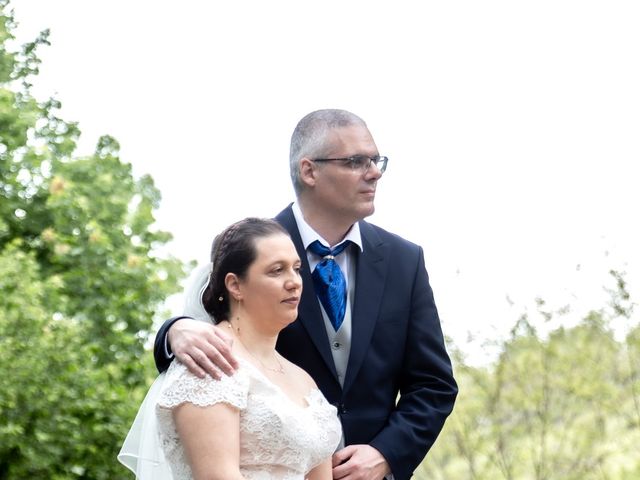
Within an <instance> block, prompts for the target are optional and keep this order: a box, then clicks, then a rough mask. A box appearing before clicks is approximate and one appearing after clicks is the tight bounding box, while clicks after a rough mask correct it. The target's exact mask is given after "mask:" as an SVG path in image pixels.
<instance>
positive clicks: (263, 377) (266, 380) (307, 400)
mask: <svg viewBox="0 0 640 480" xmlns="http://www.w3.org/2000/svg"><path fill="white" fill-rule="evenodd" d="M236 358H238V357H236ZM238 363H240V364H241V365H242V366H244V367H248V369H249V370H251V371H253V373H254V374H255V376H257V377H258V378H259V379H260V380H261V381H262V382H263V383H265V384H267V385H268V386H269V387H271V388H272V389H273V390H275V391H276V392H277V393H278V394H279V395H280V396H282V397H284V398H285V399H286V400H287V401H288V402H289V403H291V404H292V405H295V406H296V407H298V408H299V409H301V410H307V409H308V408H310V407H311V397H312V396H313V395H314V394H315V392H319V391H320V390H319V389H318V388H317V387H314V388H311V389H310V390H309V392H308V393H307V394H306V395H304V396H303V397H302V399H303V400H304V401H305V403H306V405H300V404H299V403H298V402H296V401H295V400H294V399H293V398H291V397H290V396H289V395H287V394H286V393H285V391H284V390H283V389H282V388H281V387H280V386H279V385H277V384H276V383H274V382H273V381H271V379H269V377H267V376H266V375H265V374H264V373H262V372H261V371H260V369H259V368H258V367H256V366H255V365H254V364H253V363H251V362H250V361H249V360H247V359H245V358H238Z"/></svg>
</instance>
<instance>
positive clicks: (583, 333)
mask: <svg viewBox="0 0 640 480" xmlns="http://www.w3.org/2000/svg"><path fill="white" fill-rule="evenodd" d="M611 273H612V276H613V279H614V281H615V288H614V289H612V290H611V291H610V294H611V304H610V305H609V306H608V308H603V309H601V310H599V311H593V312H591V313H589V314H588V315H586V316H585V317H584V318H583V319H582V321H580V322H579V323H578V324H577V325H575V326H574V327H571V328H565V327H558V328H556V329H553V330H552V331H551V332H549V333H548V334H546V335H541V334H540V333H538V332H537V330H536V328H534V325H533V323H532V322H530V320H529V319H528V317H527V316H523V317H522V318H520V319H519V321H518V322H517V323H516V325H515V326H514V328H513V330H512V332H511V336H510V337H509V338H508V339H506V340H504V341H503V342H502V344H501V349H500V351H501V354H500V355H499V357H498V358H497V360H496V361H495V362H494V363H492V364H491V365H488V366H486V367H482V368H479V367H473V366H470V365H467V364H465V362H464V359H463V358H462V356H461V355H460V354H456V357H457V359H458V361H457V362H456V363H457V365H456V374H457V379H458V381H459V384H460V396H459V398H458V402H457V404H456V407H455V409H454V412H453V414H452V416H451V418H450V419H449V421H448V422H447V425H446V426H445V429H444V431H443V433H442V435H441V437H440V438H439V440H438V442H437V444H436V446H435V447H434V448H433V449H432V451H431V452H430V453H429V455H428V457H427V460H426V461H425V462H424V463H423V465H422V467H421V469H420V471H419V473H418V478H429V479H450V478H470V479H501V478H503V479H536V480H542V479H545V480H554V479H558V480H572V479H575V480H583V479H586V480H588V479H605V478H606V479H611V480H623V479H631V478H638V477H637V476H638V473H639V472H640V454H639V453H638V448H637V445H638V444H639V443H640V428H639V427H640V326H639V325H638V323H637V321H635V320H634V318H633V316H632V315H633V307H634V304H633V303H632V301H631V298H630V295H629V293H628V292H627V290H626V283H625V282H624V276H623V275H622V274H620V273H618V272H611ZM538 313H539V315H540V317H541V319H542V320H543V322H542V324H545V323H548V322H549V321H551V320H552V319H553V318H554V317H555V316H556V315H558V312H549V311H546V310H545V304H544V302H543V301H542V300H538ZM560 313H565V312H560ZM621 316H622V317H623V319H624V324H625V326H626V328H627V331H628V334H627V336H626V339H625V340H624V341H621V340H619V339H616V336H615V335H614V331H613V329H612V327H611V325H612V323H613V321H614V320H619V319H620V317H621ZM617 333H618V334H619V333H620V332H617Z"/></svg>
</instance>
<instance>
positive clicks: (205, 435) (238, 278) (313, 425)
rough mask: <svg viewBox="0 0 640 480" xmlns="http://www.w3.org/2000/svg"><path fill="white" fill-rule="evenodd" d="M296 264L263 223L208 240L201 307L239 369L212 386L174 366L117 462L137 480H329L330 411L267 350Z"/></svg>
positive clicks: (289, 297) (296, 290)
mask: <svg viewBox="0 0 640 480" xmlns="http://www.w3.org/2000/svg"><path fill="white" fill-rule="evenodd" d="M300 265H301V262H300V259H299V257H298V255H297V253H296V250H295V247H294V245H293V243H292V242H291V239H290V238H289V236H288V234H287V233H286V232H285V231H284V230H283V229H282V227H281V226H280V225H279V224H278V223H276V222H275V221H272V220H262V219H255V218H248V219H245V220H242V221H240V222H237V223H235V224H233V225H231V226H230V227H228V228H227V229H226V230H225V231H224V232H222V233H221V234H220V235H219V236H218V237H217V238H216V241H215V244H214V249H213V252H212V268H211V273H210V276H209V282H208V284H207V286H206V289H205V290H204V292H203V294H202V303H203V305H204V308H205V309H206V311H207V312H208V313H209V314H210V315H211V316H212V318H213V319H214V321H216V323H218V324H219V325H221V326H223V327H226V330H227V331H228V332H229V341H230V342H231V349H232V352H233V353H234V355H235V356H236V358H238V362H239V368H238V369H237V371H236V373H235V374H234V375H232V376H230V377H227V376H223V378H222V379H220V380H216V379H213V378H212V377H210V376H205V377H204V378H198V377H196V376H194V375H193V374H191V373H190V372H189V371H188V370H187V369H186V367H185V366H184V365H183V364H181V363H180V362H179V361H178V360H174V361H173V363H172V365H171V367H170V368H169V370H168V371H167V372H166V376H165V377H164V378H162V379H161V382H158V381H156V384H154V386H153V387H152V389H151V391H150V393H149V394H148V395H147V398H146V399H145V402H144V404H143V406H142V407H141V412H140V413H139V414H138V418H136V421H135V423H134V427H132V430H131V432H130V433H129V436H128V438H127V440H126V441H125V445H124V446H123V449H122V451H121V455H119V459H120V460H121V461H122V462H123V463H124V464H125V465H127V466H128V467H129V468H131V469H132V470H133V471H134V472H136V475H137V478H141V479H144V480H147V479H151V478H153V479H154V480H157V479H169V478H172V479H174V480H183V479H184V480H186V479H196V480H199V479H207V480H212V479H224V480H234V479H252V480H275V479H278V480H303V479H309V480H330V479H331V478H332V475H331V454H332V453H333V452H334V450H335V448H336V447H337V445H338V443H339V441H340V438H341V427H340V422H339V420H338V417H337V415H336V410H335V407H333V406H332V405H330V404H329V403H328V402H327V401H326V399H325V398H324V397H323V395H322V393H321V392H320V391H319V390H318V388H317V386H316V384H315V382H314V381H313V379H312V378H311V377H310V376H309V375H308V374H307V373H306V372H305V371H304V370H302V369H301V368H299V367H297V366H296V365H294V364H293V363H291V362H289V361H288V360H286V359H285V358H284V357H282V356H281V355H280V354H278V353H277V351H276V349H275V345H276V340H277V338H278V333H279V332H280V330H282V329H283V328H284V327H286V326H287V325H289V324H290V323H291V322H293V321H295V319H296V317H297V315H298V303H299V300H300V295H301V292H302V280H301V278H300ZM150 408H153V409H154V413H155V415H149V413H148V411H149V409H150ZM145 411H146V414H145ZM145 415H146V417H145ZM154 416H155V418H153V417H154ZM156 440H158V441H159V445H160V448H159V449H158V448H156V445H157V443H155V442H156ZM157 450H160V451H157ZM165 462H166V463H165ZM167 467H168V468H167Z"/></svg>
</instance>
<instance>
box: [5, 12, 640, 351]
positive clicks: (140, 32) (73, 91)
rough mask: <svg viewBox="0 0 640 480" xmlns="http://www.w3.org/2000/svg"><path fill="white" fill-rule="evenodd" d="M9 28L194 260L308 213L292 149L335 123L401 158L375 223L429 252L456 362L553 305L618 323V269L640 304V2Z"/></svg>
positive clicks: (23, 17)
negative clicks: (355, 122) (156, 195)
mask: <svg viewBox="0 0 640 480" xmlns="http://www.w3.org/2000/svg"><path fill="white" fill-rule="evenodd" d="M13 6H14V8H15V12H16V17H17V20H18V21H19V23H20V30H19V32H20V37H21V38H23V39H25V40H26V39H30V38H32V37H33V36H35V34H36V33H37V32H38V31H40V30H42V29H44V28H50V29H51V37H50V38H51V42H52V46H51V47H47V48H46V49H43V50H42V51H41V57H42V59H43V61H44V63H43V65H42V69H41V74H40V76H39V77H38V78H37V80H36V81H35V83H36V87H37V88H36V89H35V93H36V95H37V96H38V97H40V98H42V99H44V98H46V97H48V96H50V95H55V96H56V97H57V98H58V99H59V100H61V101H62V103H63V109H62V115H63V117H64V118H65V119H67V120H74V121H78V122H79V123H80V128H81V130H82V131H83V143H82V146H81V148H82V150H83V151H84V152H87V151H90V150H91V149H92V147H93V146H94V145H95V142H96V140H97V138H98V136H99V135H101V134H110V135H113V136H115V137H116V138H117V139H118V140H119V142H120V143H121V146H122V150H121V153H122V159H123V160H124V161H126V162H130V163H131V164H132V165H133V168H134V172H135V174H136V175H141V174H144V173H149V174H151V175H152V176H153V178H154V179H155V181H156V185H157V186H158V187H159V189H160V190H161V192H162V194H163V201H162V206H161V208H160V210H159V212H158V223H159V225H160V227H161V228H163V229H165V230H169V231H171V232H172V233H173V234H174V236H175V241H174V242H173V243H172V244H171V245H170V250H171V251H172V253H174V254H175V255H177V256H179V257H180V258H182V259H184V260H189V259H198V260H201V261H206V259H207V256H208V251H209V246H210V242H211V239H212V238H213V236H214V235H215V234H216V233H217V232H219V231H220V230H221V229H222V228H223V227H225V226H226V225H227V224H229V223H230V222H232V221H235V220H237V219H239V218H242V217H244V216H247V215H258V216H273V215H274V214H276V213H277V212H279V211H280V210H281V209H282V208H283V207H284V206H286V205H287V204H288V202H289V201H291V200H292V199H293V190H292V188H291V186H290V181H289V176H288V165H287V161H288V160H287V159H288V142H289V138H290V135H291V131H292V130H293V128H294V126H295V124H296V123H297V121H298V120H299V119H300V118H301V117H302V116H303V115H304V114H306V113H308V112H309V111H311V110H315V109H318V108H327V107H335V108H345V109H348V110H351V111H353V112H355V113H357V114H359V115H360V116H362V117H363V118H364V119H365V120H366V121H367V123H368V124H369V127H370V129H371V131H372V133H373V135H374V138H375V139H376V142H377V144H378V147H379V149H380V152H381V154H385V155H388V156H389V158H390V162H389V167H388V170H387V173H385V176H384V177H383V179H382V180H381V182H380V184H379V188H378V196H377V199H376V201H377V212H376V214H375V215H374V216H373V217H372V219H371V220H372V221H373V222H374V223H377V224H379V225H381V226H383V227H385V228H387V229H389V230H391V231H394V232H396V233H399V234H401V235H402V236H404V237H406V238H408V239H410V240H412V241H414V242H416V243H419V244H421V245H422V246H423V247H424V249H425V255H426V261H427V268H428V270H429V273H430V276H431V281H432V286H433V288H434V291H435V295H436V300H437V303H438V306H439V310H440V315H441V318H442V322H443V327H444V330H445V333H447V334H448V335H450V336H452V337H453V338H454V340H455V341H456V343H457V344H458V345H460V346H462V347H463V348H467V347H464V345H465V342H466V337H467V333H469V332H471V333H473V334H476V335H478V336H479V337H480V338H486V339H491V338H495V337H496V335H500V334H504V332H505V331H506V330H507V329H508V328H509V327H510V326H511V325H513V323H514V322H515V320H516V319H517V317H518V316H519V315H520V314H521V313H522V312H523V311H524V310H525V309H526V308H529V309H530V306H531V305H532V302H533V299H534V298H535V297H538V296H540V297H543V298H545V299H547V300H548V301H549V302H550V303H551V304H552V305H555V306H560V305H563V304H565V303H571V304H572V306H573V308H574V312H575V314H574V317H573V318H577V317H576V316H575V315H578V314H580V313H581V312H584V311H586V310H588V309H590V308H598V307H601V306H602V305H603V299H604V298H605V296H604V294H603V293H602V292H603V289H602V287H603V285H605V284H607V283H609V281H608V277H607V271H608V269H610V268H617V269H622V270H625V271H627V272H628V280H629V282H630V287H631V288H632V289H633V290H634V292H635V295H636V299H637V298H638V293H640V290H639V288H638V287H639V284H640V251H639V248H638V245H640V227H639V226H638V223H639V222H638V206H640V188H638V183H639V181H638V178H639V177H640V176H639V175H638V173H637V170H638V168H637V165H638V162H639V161H640V87H638V86H639V85H640V28H638V25H640V3H638V2H637V1H615V0H608V1H584V0H582V1H562V0H552V1H547V0H536V1H529V2H520V1H513V0H505V1H481V2H479V1H450V2H401V1H398V2H389V1H385V2H379V1H366V2H365V1H344V0H343V1H336V0H331V1H325V2H304V1H299V0H298V1H293V0H287V1H277V2H264V1H258V0H245V1H234V2H222V1H218V2H215V1H209V2H204V1H195V0H183V1H182V2H179V3H178V2H169V1H158V0H155V1H151V0H137V1H132V0H108V1H106V0H92V1H86V0H56V1H55V2H53V1H51V0H19V1H14V2H13ZM578 265H579V266H580V267H578ZM507 296H508V297H509V298H510V299H511V301H512V302H513V305H511V306H510V304H509V302H507ZM567 321H571V320H570V319H568V320H567ZM474 348H475V347H472V346H468V349H469V351H470V352H471V351H472V350H474ZM476 350H477V349H476Z"/></svg>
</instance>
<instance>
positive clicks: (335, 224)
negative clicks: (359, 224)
mask: <svg viewBox="0 0 640 480" xmlns="http://www.w3.org/2000/svg"><path fill="white" fill-rule="evenodd" d="M298 205H299V206H300V211H301V212H302V216H303V217H304V220H305V222H307V223H308V224H309V226H310V227H311V228H313V229H314V230H315V231H316V232H318V234H319V235H320V236H321V237H322V238H324V239H325V240H326V241H327V242H329V245H331V246H333V245H336V244H337V243H338V242H340V241H341V240H342V239H343V238H344V237H345V235H346V234H347V233H348V232H349V230H350V229H351V227H352V226H353V224H354V223H355V222H353V221H350V220H341V219H340V218H336V217H335V215H331V214H326V212H323V211H322V210H321V209H318V208H314V206H313V205H309V204H308V202H307V203H305V201H304V200H303V199H302V198H298Z"/></svg>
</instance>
